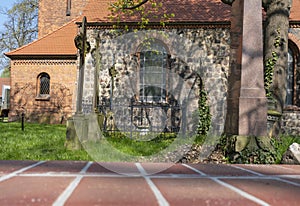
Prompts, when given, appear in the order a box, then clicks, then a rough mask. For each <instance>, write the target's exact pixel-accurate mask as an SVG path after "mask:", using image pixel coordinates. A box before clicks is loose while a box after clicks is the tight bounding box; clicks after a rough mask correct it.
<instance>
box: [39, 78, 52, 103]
mask: <svg viewBox="0 0 300 206" xmlns="http://www.w3.org/2000/svg"><path fill="white" fill-rule="evenodd" d="M49 94H50V76H49V74H47V73H41V74H40V75H39V76H38V96H39V97H48V96H49Z"/></svg>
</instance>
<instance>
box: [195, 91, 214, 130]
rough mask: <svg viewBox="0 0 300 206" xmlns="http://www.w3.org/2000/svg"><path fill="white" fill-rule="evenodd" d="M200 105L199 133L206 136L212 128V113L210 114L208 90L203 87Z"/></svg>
mask: <svg viewBox="0 0 300 206" xmlns="http://www.w3.org/2000/svg"><path fill="white" fill-rule="evenodd" d="M198 105H199V124H198V134H199V135H201V136H205V135H207V133H208V131H209V129H210V124H211V114H210V110H209V106H208V104H207V92H206V91H205V90H203V89H201V91H200V97H199V101H198Z"/></svg>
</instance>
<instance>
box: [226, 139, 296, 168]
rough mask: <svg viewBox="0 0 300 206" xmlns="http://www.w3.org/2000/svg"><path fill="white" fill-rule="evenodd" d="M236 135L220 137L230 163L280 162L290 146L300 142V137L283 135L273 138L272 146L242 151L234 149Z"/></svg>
mask: <svg viewBox="0 0 300 206" xmlns="http://www.w3.org/2000/svg"><path fill="white" fill-rule="evenodd" d="M235 142H236V141H235V138H234V137H232V136H231V137H227V136H222V137H221V139H220V147H221V148H222V151H224V154H225V156H226V159H228V160H229V163H234V164H235V163H238V164H250V163H251V164H279V163H280V162H281V160H282V156H283V154H284V153H285V152H286V151H287V150H288V147H289V146H290V145H291V144H292V143H294V142H296V143H299V144H300V137H299V136H298V137H295V136H281V137H278V138H272V139H271V148H269V149H268V150H267V149H262V148H257V149H256V150H254V151H253V150H250V149H248V148H246V149H244V150H243V151H241V152H235V151H234V148H235V147H234V144H235Z"/></svg>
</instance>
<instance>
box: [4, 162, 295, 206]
mask: <svg viewBox="0 0 300 206" xmlns="http://www.w3.org/2000/svg"><path fill="white" fill-rule="evenodd" d="M0 191H1V192H0V205H1V206H2V205H54V206H57V205H162V206H167V205H299V203H300V195H299V194H300V166H299V165H297V166H296V165H213V164H190V165H186V164H164V163H141V164H139V163H96V162H75V161H46V162H33V161H0Z"/></svg>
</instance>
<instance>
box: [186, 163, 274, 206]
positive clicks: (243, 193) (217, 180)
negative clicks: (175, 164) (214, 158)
mask: <svg viewBox="0 0 300 206" xmlns="http://www.w3.org/2000/svg"><path fill="white" fill-rule="evenodd" d="M183 166H185V167H187V168H189V169H192V168H193V167H191V166H189V165H187V164H183ZM192 170H193V171H195V172H197V173H198V174H201V175H204V176H206V177H207V178H209V179H211V180H213V181H214V182H216V183H218V184H220V185H222V186H224V187H226V188H228V189H230V190H232V191H234V192H236V193H238V194H239V195H241V196H243V197H245V198H247V199H249V200H251V201H253V202H256V203H258V204H260V205H263V206H269V204H268V203H266V202H265V201H263V200H261V199H259V198H257V197H255V196H253V195H250V194H249V193H247V192H245V191H243V190H241V189H239V188H237V187H234V186H233V185H230V184H228V183H226V182H223V181H221V180H219V179H218V178H217V177H210V176H208V175H207V174H205V173H204V172H202V171H200V170H197V169H196V168H193V169H192Z"/></svg>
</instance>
